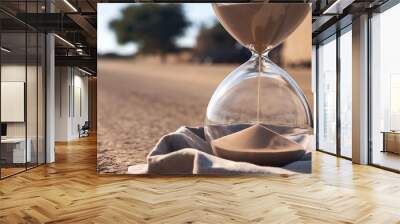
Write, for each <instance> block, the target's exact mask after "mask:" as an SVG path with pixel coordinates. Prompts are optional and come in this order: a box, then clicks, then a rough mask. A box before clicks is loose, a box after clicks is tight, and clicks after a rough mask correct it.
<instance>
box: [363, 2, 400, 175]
mask: <svg viewBox="0 0 400 224" xmlns="http://www.w3.org/2000/svg"><path fill="white" fill-rule="evenodd" d="M399 21H400V5H396V6H393V7H392V8H390V9H388V10H386V11H384V12H382V13H378V14H374V15H373V17H372V18H371V29H372V30H371V31H372V32H371V93H370V95H371V97H370V104H371V106H370V108H371V110H370V120H371V125H370V128H371V130H370V133H371V141H372V147H371V154H370V156H371V162H372V163H373V164H375V165H379V166H384V167H387V168H391V169H396V170H400V64H399V59H398V58H399V57H398V54H399V52H400V43H399V40H400V32H399V30H398V28H397V27H398V22H399Z"/></svg>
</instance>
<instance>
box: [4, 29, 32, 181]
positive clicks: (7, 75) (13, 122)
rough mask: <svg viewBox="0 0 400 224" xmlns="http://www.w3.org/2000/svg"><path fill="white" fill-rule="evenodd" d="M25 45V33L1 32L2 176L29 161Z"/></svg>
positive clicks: (20, 168)
mask: <svg viewBox="0 0 400 224" xmlns="http://www.w3.org/2000/svg"><path fill="white" fill-rule="evenodd" d="M26 45H27V35H26V32H7V33H5V32H3V33H2V34H1V46H2V49H3V50H2V57H1V87H0V89H1V107H0V111H1V129H2V130H1V131H2V133H1V157H2V170H1V175H2V177H6V176H10V175H13V174H15V173H18V172H21V171H24V170H25V169H26V163H27V162H28V163H29V162H31V155H32V154H31V153H32V151H31V150H30V148H29V143H28V144H27V136H26V134H27V126H26V89H27V88H26V87H27V86H26V77H27V69H28V68H27V66H26V62H27V48H26ZM4 49H6V50H4ZM27 149H28V150H27Z"/></svg>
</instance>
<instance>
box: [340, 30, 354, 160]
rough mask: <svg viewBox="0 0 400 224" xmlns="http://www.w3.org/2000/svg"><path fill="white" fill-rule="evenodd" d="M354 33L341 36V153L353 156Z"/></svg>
mask: <svg viewBox="0 0 400 224" xmlns="http://www.w3.org/2000/svg"><path fill="white" fill-rule="evenodd" d="M351 42H352V35H351V30H350V31H349V32H346V33H344V34H343V35H341V36H340V122H341V124H340V127H341V129H340V131H341V132H340V135H341V137H340V144H341V146H340V153H341V155H342V156H346V157H349V158H351V156H352V148H351V141H352V138H351V136H352V125H351V124H352V66H351V64H352V49H351V48H352V44H351Z"/></svg>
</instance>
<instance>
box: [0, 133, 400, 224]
mask: <svg viewBox="0 0 400 224" xmlns="http://www.w3.org/2000/svg"><path fill="white" fill-rule="evenodd" d="M56 160H57V161H56V163H54V164H49V165H45V166H41V167H38V168H36V169H32V170H29V171H27V172H25V173H21V174H19V175H16V176H13V177H10V178H7V179H5V180H2V181H0V202H1V203H0V223H400V212H399V211H400V200H399V198H400V175H399V174H395V173H391V172H388V171H384V170H381V169H377V168H374V167H370V166H361V165H354V164H352V163H351V162H350V161H347V160H343V159H339V158H336V157H333V156H330V155H327V154H323V153H320V152H315V153H314V154H313V174H311V175H299V176H295V177H290V178H282V177H157V178H155V177H150V178H146V177H133V176H126V175H123V176H118V175H97V173H96V139H95V137H93V136H92V137H88V138H83V139H81V140H79V141H74V142H70V143H68V144H65V143H63V144H57V146H56Z"/></svg>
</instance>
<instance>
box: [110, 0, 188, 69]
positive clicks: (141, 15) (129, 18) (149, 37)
mask: <svg viewBox="0 0 400 224" xmlns="http://www.w3.org/2000/svg"><path fill="white" fill-rule="evenodd" d="M189 25H190V23H189V21H188V20H187V19H186V17H185V15H184V12H183V10H182V6H181V5H180V4H148V3H146V4H140V5H134V6H129V7H127V8H125V9H124V10H123V11H122V17H121V18H119V19H115V20H113V21H111V23H110V24H109V26H110V28H111V29H112V30H114V31H115V33H116V35H117V40H118V43H120V44H126V43H130V42H133V43H136V44H137V45H138V53H142V54H159V55H160V56H161V60H162V61H165V56H166V54H167V53H169V52H175V51H176V50H177V46H176V43H175V40H176V38H178V37H180V36H181V35H183V34H184V31H185V29H186V27H188V26H189Z"/></svg>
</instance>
